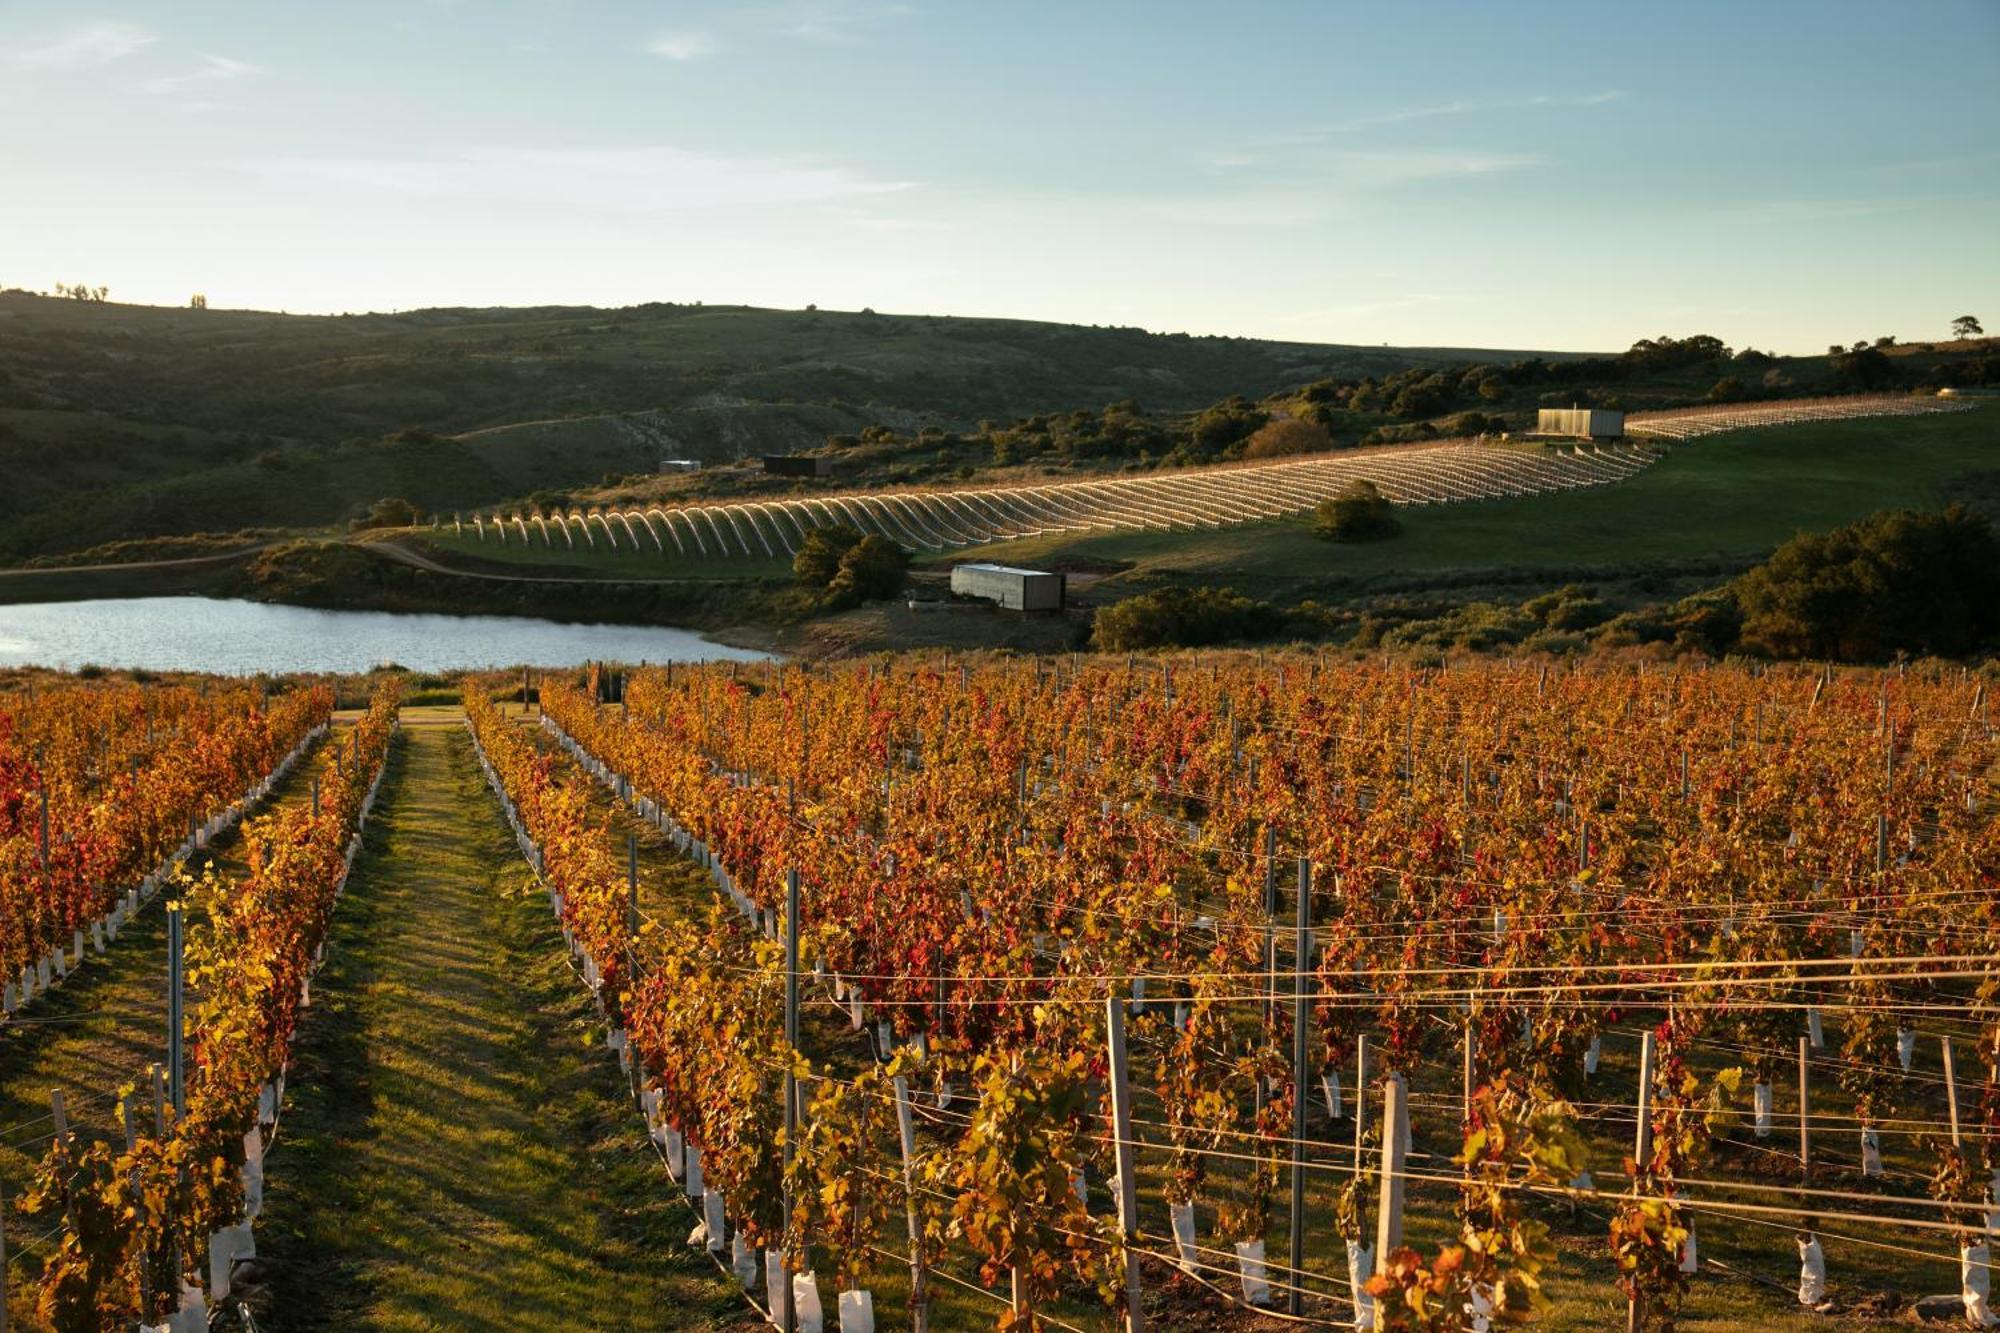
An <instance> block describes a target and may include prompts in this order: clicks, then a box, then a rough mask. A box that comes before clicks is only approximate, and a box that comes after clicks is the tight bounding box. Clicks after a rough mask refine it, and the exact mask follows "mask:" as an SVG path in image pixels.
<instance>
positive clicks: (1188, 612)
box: [1093, 588, 1285, 652]
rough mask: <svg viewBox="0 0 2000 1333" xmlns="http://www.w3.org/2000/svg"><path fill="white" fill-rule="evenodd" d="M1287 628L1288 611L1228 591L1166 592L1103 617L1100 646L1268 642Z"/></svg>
mask: <svg viewBox="0 0 2000 1333" xmlns="http://www.w3.org/2000/svg"><path fill="white" fill-rule="evenodd" d="M1284 626H1285V616H1284V613H1283V612H1281V611H1280V610H1278V608H1277V607H1275V606H1272V605H1271V604H1270V603H1268V602H1257V601H1252V600H1251V599H1250V598H1248V597H1245V596H1243V595H1242V594H1241V593H1236V592H1232V591H1230V590H1229V589H1227V588H1160V589H1158V590H1156V591H1154V592H1148V593H1141V594H1140V595H1139V596H1137V597H1130V598H1127V599H1126V600H1124V601H1122V602H1119V603H1118V604H1117V605H1115V606H1107V607H1105V608H1104V609H1103V610H1102V611H1099V612H1098V613H1097V619H1096V622H1095V625H1094V627H1093V628H1094V631H1095V637H1096V643H1097V646H1098V647H1099V648H1102V649H1106V650H1109V651H1112V652H1129V651H1132V650H1134V649H1139V648H1198V647H1201V646H1203V645H1206V644H1214V643H1229V642H1232V641H1236V640H1253V639H1268V638H1270V637H1271V636H1273V635H1275V634H1277V633H1279V632H1280V631H1281V630H1283V628H1284Z"/></svg>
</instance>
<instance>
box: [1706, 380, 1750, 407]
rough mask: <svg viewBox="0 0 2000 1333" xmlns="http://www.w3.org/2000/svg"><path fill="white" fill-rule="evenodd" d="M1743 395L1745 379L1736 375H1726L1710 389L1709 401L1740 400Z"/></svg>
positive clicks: (1728, 401)
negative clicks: (1740, 378)
mask: <svg viewBox="0 0 2000 1333" xmlns="http://www.w3.org/2000/svg"><path fill="white" fill-rule="evenodd" d="M1743 397H1744V391H1743V381H1742V380H1739V379H1737V378H1736V377H1735V376H1734V375H1724V376H1723V377H1722V378H1721V379H1719V380H1717V381H1716V382H1715V383H1714V384H1712V385H1710V386H1709V389H1708V401H1709V402H1711V403H1734V402H1740V401H1742V399H1743Z"/></svg>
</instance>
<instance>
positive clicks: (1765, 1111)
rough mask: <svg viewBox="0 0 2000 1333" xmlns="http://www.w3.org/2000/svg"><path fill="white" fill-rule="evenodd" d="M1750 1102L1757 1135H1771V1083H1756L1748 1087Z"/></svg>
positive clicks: (1762, 1137) (1759, 1136)
mask: <svg viewBox="0 0 2000 1333" xmlns="http://www.w3.org/2000/svg"><path fill="white" fill-rule="evenodd" d="M1750 1102H1751V1105H1752V1106H1753V1107H1754V1108H1755V1111H1756V1124H1757V1131H1756V1132H1757V1137H1758V1138H1760V1139H1768V1138H1770V1137H1771V1085H1770V1084H1768V1083H1758V1084H1755V1085H1753V1086H1752V1087H1751V1089H1750Z"/></svg>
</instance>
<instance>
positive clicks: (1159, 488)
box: [453, 395, 1969, 560]
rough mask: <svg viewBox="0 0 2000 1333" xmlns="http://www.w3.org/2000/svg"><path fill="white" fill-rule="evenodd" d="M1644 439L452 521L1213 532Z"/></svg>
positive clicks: (1511, 489)
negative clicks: (1365, 492)
mask: <svg viewBox="0 0 2000 1333" xmlns="http://www.w3.org/2000/svg"><path fill="white" fill-rule="evenodd" d="M1967 406H1969V404H1965V403H1954V402H1952V401H1950V400H1945V399H1938V398H1913V397H1892V396H1888V395H1875V396H1864V397H1853V398H1834V399H1808V400H1792V401H1786V402H1780V403H1766V404H1748V405H1742V406H1733V407H1729V408H1691V409H1684V410H1679V411H1674V412H1661V413H1649V414H1646V415H1643V416H1634V417H1633V418H1631V419H1630V421H1629V422H1628V430H1629V431H1630V433H1631V435H1632V436H1633V437H1634V439H1635V440H1644V439H1649V438H1650V439H1670V440H1685V439H1693V438H1696V437H1697V436H1701V435H1706V434H1712V433H1714V432H1716V431H1723V430H1742V429H1747V428H1750V427H1756V426H1774V425H1788V424H1793V423H1796V422H1802V421H1822V420H1831V419H1836V418H1844V417H1865V416H1901V415H1912V414H1916V413H1921V412H1942V411H1953V410H1959V409H1962V408H1964V407H1967ZM1658 457H1659V455H1658V454H1657V453H1656V452H1654V450H1653V449H1652V448H1651V447H1650V446H1647V445H1645V444H1643V443H1621V444H1596V443H1581V444H1576V445H1573V446H1570V447H1566V448H1559V449H1543V448H1536V447H1521V446H1518V445H1506V444H1492V443H1487V442H1484V441H1479V440H1468V439H1451V440H1438V441H1432V442H1429V443H1424V444H1411V445H1390V446H1384V447H1381V448H1375V449H1358V450H1346V451H1342V452H1338V453H1327V454H1316V455H1313V456H1311V457H1304V458H1290V459H1284V460H1280V461H1276V462H1252V463H1233V464H1221V465H1217V466H1213V467H1201V468H1188V469H1178V470H1163V471H1159V472H1155V473H1152V474H1149V475H1146V476H1139V477H1130V476H1119V477H1105V478H1096V479H1088V480H1077V481H1056V482H1049V483H1046V484H1025V483H1020V484H1008V485H1003V486H987V487H966V488H959V489H946V490H877V491H857V492H841V493H830V494H827V495H815V496H803V497H790V498H782V499H765V500H756V499H745V500H738V501H728V502H711V503H700V504H687V505H642V506H632V507H620V506H616V505H614V506H609V507H595V508H584V509H560V510H552V511H550V512H547V513H540V512H535V511H528V510H522V511H516V512H500V513H493V514H483V513H482V514H474V515H472V516H471V517H470V518H464V517H458V518H454V519H453V529H454V532H455V533H456V534H457V535H461V536H462V535H464V534H465V532H466V531H467V530H468V529H469V530H470V531H471V532H472V533H473V535H474V536H476V537H477V539H478V540H479V541H480V542H482V543H483V542H485V541H486V540H487V539H488V534H489V530H490V533H491V537H492V540H493V541H495V542H496V543H497V544H500V545H506V544H509V543H514V544H518V545H522V546H532V545H535V544H539V545H541V546H542V547H543V548H544V549H548V550H553V549H555V548H556V547H557V546H558V545H560V546H561V548H562V549H563V550H565V551H572V550H587V551H595V550H599V549H602V550H605V551H608V552H613V553H622V554H627V555H632V556H647V557H652V558H661V559H674V560H683V559H723V560H773V559H779V558H784V559H790V558H791V557H792V556H793V555H795V554H797V552H798V550H799V547H800V545H801V544H802V543H803V542H804V541H805V538H806V534H807V533H809V532H811V531H813V530H814V529H815V528H827V527H836V526H848V527H853V528H856V529H859V530H860V531H862V532H864V533H871V534H874V535H877V536H880V537H884V538H887V539H888V540H889V541H892V542H895V543H896V544H897V545H899V546H903V547H907V548H909V549H911V550H918V551H945V550H952V549H956V548H962V547H967V546H980V545H985V544H987V543H990V542H997V541H1007V540H1011V539H1013V538H1017V537H1038V536H1046V535H1050V534H1058V533H1077V534H1088V533H1091V532H1109V531H1116V530H1120V529H1125V530H1132V529H1156V530H1173V529H1196V528H1219V527H1225V526H1228V525H1231V524H1237V523H1252V522H1257V521H1259V520H1263V519H1272V518H1281V517H1284V516H1285V515H1288V514H1297V513H1303V512H1304V511H1306V510H1309V509H1311V508H1313V507H1314V506H1315V505H1317V504H1319V503H1320V502H1321V501H1324V500H1327V499H1329V498H1331V497H1333V496H1336V495H1338V494H1340V493H1341V492H1342V491H1344V490H1346V489H1347V488H1348V487H1350V486H1352V485H1353V484H1355V483H1356V482H1364V481H1365V482H1369V483H1372V484H1373V485H1374V486H1376V487H1377V488H1378V489H1379V490H1380V491H1381V492H1382V494H1383V495H1384V496H1386V497H1387V498H1388V499H1389V500H1390V501H1391V502H1392V503H1395V504H1399V505H1431V504H1450V503H1455V502H1459V501H1464V500H1483V499H1493V498H1497V497H1501V496H1515V495H1541V494H1549V493H1553V492H1556V491H1566V490H1575V489H1577V488H1580V487H1588V486H1604V485H1610V484H1612V483H1615V482H1619V481H1623V480H1625V479H1627V478H1628V477H1631V476H1633V475H1636V474H1637V473H1638V472H1640V471H1641V470H1643V469H1644V468H1646V467H1647V466H1649V465H1650V464H1652V463H1653V462H1655V461H1656V460H1657V458H1658Z"/></svg>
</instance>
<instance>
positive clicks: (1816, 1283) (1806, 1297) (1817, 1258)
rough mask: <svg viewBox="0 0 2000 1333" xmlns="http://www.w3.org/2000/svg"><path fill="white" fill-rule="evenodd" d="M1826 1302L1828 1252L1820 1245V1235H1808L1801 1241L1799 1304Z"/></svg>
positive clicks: (1811, 1304)
mask: <svg viewBox="0 0 2000 1333" xmlns="http://www.w3.org/2000/svg"><path fill="white" fill-rule="evenodd" d="M1825 1303H1826V1254H1825V1252H1824V1251H1822V1250H1821V1249H1820V1247H1819V1237H1817V1236H1807V1237H1805V1238H1804V1239H1803V1240H1801V1241H1800V1242H1799V1304H1800V1305H1805V1306H1819V1305H1824V1304H1825Z"/></svg>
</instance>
